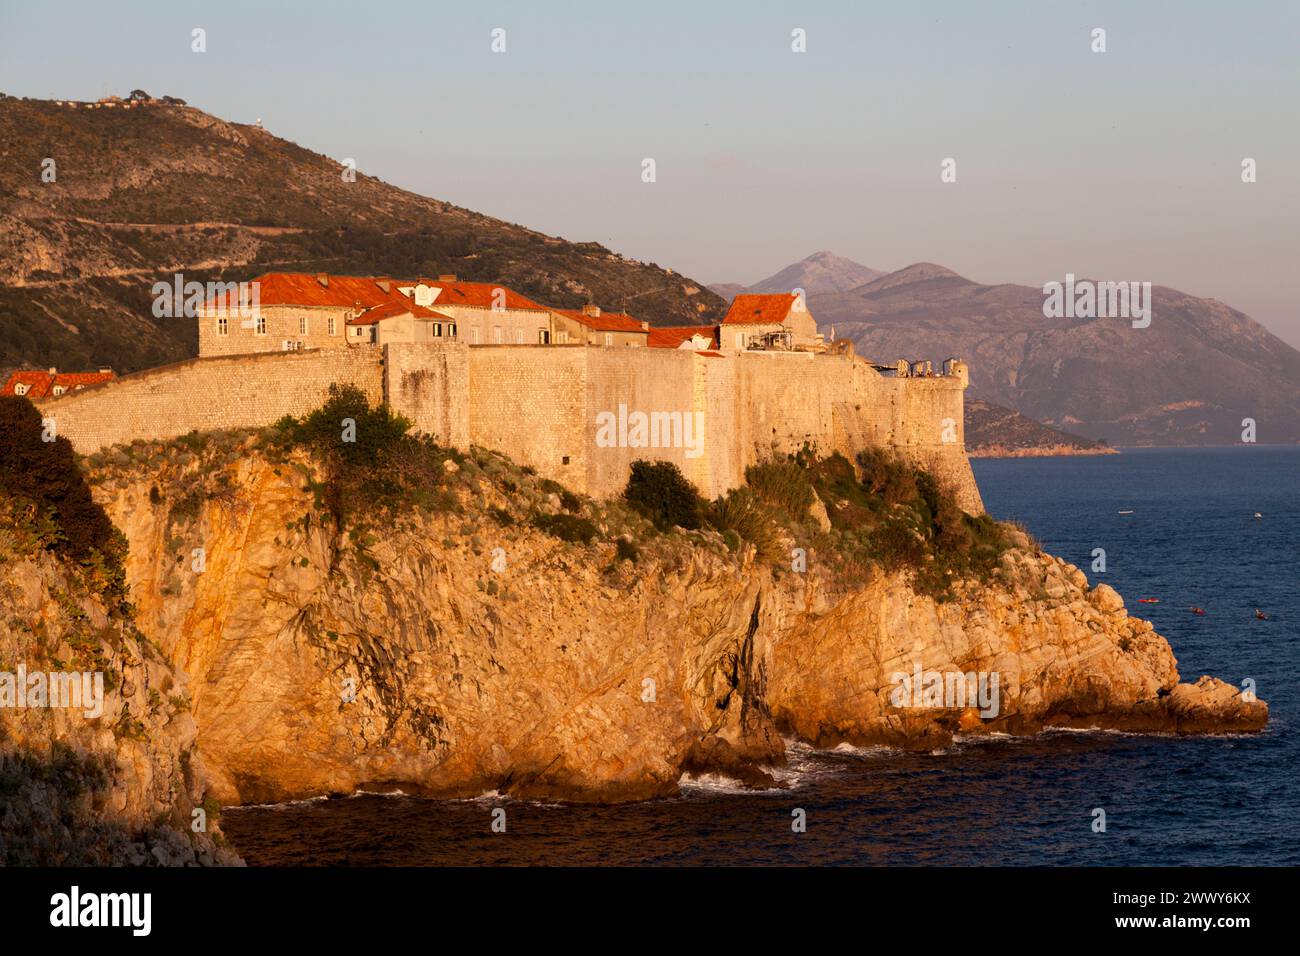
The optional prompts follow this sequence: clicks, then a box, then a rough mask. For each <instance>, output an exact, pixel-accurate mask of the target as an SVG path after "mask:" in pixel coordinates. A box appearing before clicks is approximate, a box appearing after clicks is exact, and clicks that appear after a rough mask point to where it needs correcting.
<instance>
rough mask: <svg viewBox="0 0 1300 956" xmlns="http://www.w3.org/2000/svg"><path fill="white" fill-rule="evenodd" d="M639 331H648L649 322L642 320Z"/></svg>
mask: <svg viewBox="0 0 1300 956" xmlns="http://www.w3.org/2000/svg"><path fill="white" fill-rule="evenodd" d="M641 331H642V332H649V331H650V323H649V322H642V323H641Z"/></svg>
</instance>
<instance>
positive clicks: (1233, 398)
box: [809, 263, 1300, 445]
mask: <svg viewBox="0 0 1300 956" xmlns="http://www.w3.org/2000/svg"><path fill="white" fill-rule="evenodd" d="M809 307H810V308H811V309H812V312H813V314H814V315H815V316H816V318H817V321H818V324H819V325H820V326H821V327H822V328H823V329H829V327H830V326H832V325H834V326H835V330H836V335H837V336H838V337H840V338H846V337H847V338H851V339H852V340H853V341H854V344H855V345H856V346H857V350H858V353H859V354H861V355H864V356H867V357H870V358H873V359H876V360H879V361H884V362H892V361H894V360H896V359H898V358H900V357H906V358H909V359H927V358H928V359H931V360H933V361H934V362H935V363H936V364H938V362H940V361H942V360H943V359H945V358H948V357H949V356H959V357H961V358H963V359H965V360H966V361H967V362H968V363H970V369H971V389H970V391H969V392H968V393H967V394H968V398H970V399H983V400H985V401H988V402H993V403H996V404H998V405H1004V406H1006V407H1008V408H1012V409H1015V410H1016V411H1018V412H1020V413H1021V414H1023V415H1026V416H1028V417H1029V418H1031V419H1034V420H1035V421H1038V422H1043V423H1045V424H1047V425H1049V426H1052V427H1055V428H1061V429H1064V430H1067V431H1069V432H1073V433H1077V434H1079V435H1083V436H1085V437H1087V438H1090V439H1104V440H1105V441H1107V442H1108V443H1109V444H1111V445H1153V444H1154V445H1201V444H1204V445H1211V444H1233V443H1237V442H1240V441H1241V433H1242V427H1243V426H1242V420H1243V419H1244V418H1251V419H1254V420H1255V422H1256V424H1257V440H1258V441H1260V442H1286V443H1289V442H1296V441H1300V352H1297V351H1296V350H1295V349H1293V348H1291V347H1290V346H1289V345H1287V344H1286V343H1285V342H1283V341H1282V340H1281V339H1279V338H1277V337H1276V336H1274V335H1273V334H1272V333H1270V332H1269V331H1268V330H1267V329H1265V328H1264V327H1263V326H1261V325H1260V324H1259V323H1257V322H1255V321H1254V320H1252V319H1251V318H1250V317H1249V316H1247V315H1244V314H1243V313H1241V312H1238V311H1237V310H1235V309H1232V308H1230V307H1228V306H1226V305H1224V304H1223V303H1221V302H1218V301H1216V300H1214V299H1202V298H1197V297H1195V296H1190V295H1187V294H1185V293H1182V292H1179V291H1177V290H1176V289H1169V288H1165V287H1163V286H1155V287H1154V288H1153V289H1152V318H1151V324H1150V326H1149V327H1148V328H1144V329H1135V328H1133V327H1132V325H1131V322H1130V321H1129V320H1128V319H1121V318H1114V319H1071V318H1060V319H1047V318H1044V316H1043V293H1042V290H1041V288H1032V287H1029V286H1020V285H1011V284H1002V285H982V284H980V283H977V282H972V281H971V280H969V279H967V278H964V277H963V276H960V275H958V274H957V273H955V272H953V271H952V270H950V269H946V268H944V267H943V266H939V265H935V264H933V263H918V264H915V265H911V266H908V267H907V268H905V269H900V270H898V271H897V272H893V273H890V274H888V275H885V276H881V277H879V278H877V279H874V280H872V281H871V282H868V283H866V284H864V285H861V286H859V287H857V288H855V289H852V290H850V291H848V292H814V293H811V294H810V296H809Z"/></svg>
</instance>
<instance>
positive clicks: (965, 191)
mask: <svg viewBox="0 0 1300 956" xmlns="http://www.w3.org/2000/svg"><path fill="white" fill-rule="evenodd" d="M194 27H202V28H204V29H205V30H206V31H207V52H206V53H202V54H198V53H193V52H191V50H190V45H191V39H190V38H191V30H192V29H193V28H194ZM496 27H501V28H504V29H505V31H506V52H505V53H503V54H494V53H493V52H492V51H491V47H490V44H491V31H492V29H493V28H496ZM1095 27H1102V28H1104V29H1105V30H1106V44H1107V51H1106V52H1105V53H1094V52H1092V50H1091V44H1092V38H1091V31H1092V30H1093V28H1095ZM795 28H801V29H803V30H805V31H806V35H807V52H806V53H794V52H792V51H791V31H792V30H794V29H795ZM134 87H142V88H144V89H146V90H148V91H149V92H151V93H153V94H155V95H162V94H164V93H166V94H171V95H174V96H180V97H183V98H185V99H187V100H188V101H189V102H190V103H191V104H192V105H195V106H198V107H201V108H202V109H204V110H207V111H208V112H211V113H214V114H216V115H218V116H221V117H224V118H227V119H232V120H237V121H244V122H251V121H252V120H254V119H256V118H258V117H260V118H261V119H262V121H263V123H264V124H265V125H266V127H267V128H268V129H269V130H270V131H271V132H273V133H275V134H277V135H279V136H283V137H285V138H287V139H290V140H293V141H294V142H297V143H299V144H301V145H303V146H306V147H308V148H310V149H313V150H317V151H319V152H322V153H325V154H327V155H330V156H333V157H335V158H343V157H354V158H355V159H356V160H357V163H358V166H359V168H360V169H361V170H362V171H363V172H367V173H370V174H372V175H376V176H379V177H381V178H383V179H384V180H386V181H388V182H391V183H394V184H396V185H399V186H402V187H404V188H407V189H411V190H414V191H416V192H419V193H424V194H426V195H431V196H436V197H438V198H440V199H446V200H449V201H451V202H454V203H457V204H458V205H461V206H466V207H469V208H471V209H476V210H479V211H481V212H486V213H489V214H492V215H495V216H499V217H502V218H504V219H509V220H512V221H515V222H520V223H523V224H525V225H528V226H532V227H534V228H537V229H541V230H543V231H545V232H548V233H553V234H557V235H561V236H564V237H566V238H568V239H573V240H593V239H594V240H596V241H599V242H602V243H605V244H606V245H608V246H610V247H612V248H614V249H616V250H618V251H619V252H622V253H624V254H625V255H629V256H634V257H636V258H640V259H645V260H648V261H653V262H657V263H659V264H660V265H665V266H670V267H672V268H675V269H678V270H680V271H682V272H684V273H686V274H688V275H691V276H694V277H695V278H697V279H700V280H703V281H738V282H745V283H750V282H754V281H756V280H758V279H760V278H762V277H764V276H766V275H769V274H770V273H772V272H775V271H776V270H777V269H779V268H781V267H783V266H785V265H787V264H789V263H790V262H793V261H795V260H797V259H800V258H802V257H804V256H805V255H808V254H809V253H812V252H814V251H817V250H819V249H830V250H832V251H834V252H837V253H839V254H840V255H844V256H848V257H849V258H852V259H856V260H858V261H860V262H862V263H864V264H866V265H869V266H872V267H875V268H880V269H892V268H899V267H901V266H904V265H907V264H908V263H911V262H915V261H920V260H929V261H933V262H939V263H942V264H943V265H946V266H948V267H949V268H952V269H955V270H957V271H958V272H960V273H962V274H964V275H966V276H969V277H970V278H972V279H976V280H978V281H982V282H1021V283H1025V284H1030V285H1041V284H1042V283H1043V282H1045V281H1048V280H1051V279H1060V278H1062V277H1063V276H1064V274H1065V273H1066V272H1073V273H1075V274H1077V275H1080V276H1084V275H1086V276H1091V277H1094V278H1098V279H1131V280H1143V281H1151V282H1154V283H1157V284H1165V285H1171V286H1174V287H1177V288H1179V289H1182V290H1184V291H1186V292H1190V293H1193V294H1197V295H1205V296H1213V297H1215V298H1218V299H1221V300H1222V301H1224V302H1227V303H1228V304H1229V305H1232V306H1234V307H1236V308H1239V309H1242V310H1243V311H1245V312H1248V313H1249V314H1251V315H1252V316H1253V317H1254V318H1256V319H1258V320H1260V321H1261V322H1263V323H1264V324H1265V325H1267V326H1268V327H1269V328H1270V329H1272V330H1273V331H1274V332H1276V333H1277V334H1279V335H1280V336H1282V337H1283V338H1285V339H1286V340H1287V341H1289V342H1290V343H1292V344H1294V345H1300V308H1297V305H1296V303H1297V301H1298V300H1300V261H1298V260H1300V257H1298V255H1297V253H1298V252H1300V238H1298V237H1300V161H1298V160H1300V3H1296V2H1280V0H1279V2H1257V3H1256V2H1245V3H1191V2H1169V3H1158V2H1125V3H1086V2H1059V3H1057V2H1043V0H1039V2H1024V3H1011V2H1001V3H1000V2H988V3H957V2H954V3H911V2H908V3H897V2H893V3H870V2H859V3H813V2H809V0H803V2H795V3H757V2H745V3H734V4H725V5H724V4H721V3H711V2H700V0H696V2H690V3H676V2H665V0H654V2H644V3H638V4H630V3H612V2H609V0H606V2H590V3H576V2H575V3H564V2H537V0H533V2H528V3H464V2H460V3H455V4H442V3H383V2H378V0H368V2H356V3H327V2H315V3H302V4H290V3H281V2H274V3H270V2H262V3H243V2H222V3H219V4H202V3H185V2H176V0H169V2H159V3H132V4H113V3H104V2H95V3H85V4H61V3H29V2H23V3H16V2H13V0H0V90H2V91H4V92H7V93H9V94H11V95H19V96H36V97H43V98H44V97H68V98H82V99H86V98H93V97H97V96H100V95H104V94H105V93H110V92H111V93H117V94H119V95H125V94H126V93H127V92H128V91H129V90H131V89H132V88H134ZM159 147H160V148H166V144H159ZM646 157H652V158H653V159H654V160H655V162H656V165H657V182H655V183H652V184H647V183H643V182H642V181H641V168H642V166H641V163H642V160H643V159H644V158H646ZM945 157H952V158H954V159H955V160H956V162H957V182H956V183H950V184H944V183H941V182H940V176H939V172H940V163H941V161H942V160H943V159H944V158H945ZM1245 157H1252V158H1254V159H1255V160H1256V162H1257V164H1258V182H1256V183H1253V184H1244V183H1243V182H1242V181H1241V163H1242V160H1243V158H1245Z"/></svg>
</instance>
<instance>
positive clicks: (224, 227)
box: [0, 97, 725, 372]
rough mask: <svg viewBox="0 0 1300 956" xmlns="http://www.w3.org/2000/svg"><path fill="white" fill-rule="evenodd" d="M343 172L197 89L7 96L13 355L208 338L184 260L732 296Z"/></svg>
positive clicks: (88, 361) (686, 304) (4, 256)
mask: <svg viewBox="0 0 1300 956" xmlns="http://www.w3.org/2000/svg"><path fill="white" fill-rule="evenodd" d="M159 143H163V144H166V148H165V149H159V148H158V144H159ZM47 159H51V160H53V162H54V166H53V167H51V169H50V171H51V172H52V173H53V176H54V178H53V181H50V182H46V181H44V180H43V177H42V172H43V171H44V170H45V169H46V167H47V166H48V164H47V163H46V160H47ZM345 172H346V168H345V167H344V166H343V165H341V164H340V163H338V162H336V161H335V160H333V159H330V158H329V157H326V156H323V155H321V154H319V153H315V152H313V151H311V150H309V149H306V148H304V147H302V146H299V145H297V144H295V143H292V142H290V141H288V140H285V139H281V138H279V137H276V136H274V135H273V134H271V133H270V132H269V131H267V130H265V129H263V128H262V127H260V126H256V125H254V126H249V125H245V124H238V123H231V122H227V121H225V120H222V119H220V118H218V117H215V116H211V115H209V114H207V113H205V112H203V111H202V110H199V109H197V108H195V107H191V106H183V105H163V104H160V103H143V104H136V105H135V106H133V107H127V106H125V105H124V104H120V103H119V104H117V105H115V106H113V107H107V106H101V107H97V108H88V107H87V106H86V105H85V104H81V105H79V106H77V105H60V104H59V102H56V101H51V100H33V99H16V98H12V97H5V98H3V99H0V194H2V195H3V196H4V199H3V201H0V370H3V369H4V368H7V367H15V366H19V365H34V366H37V367H48V366H51V365H57V366H59V367H62V368H94V367H101V366H112V367H114V368H115V369H116V370H118V371H119V372H129V371H135V370H138V369H142V368H148V367H151V366H155V365H161V364H164V363H167V362H173V361H178V360H181V359H185V358H189V357H192V356H194V355H195V354H197V335H196V331H195V328H194V323H193V322H192V321H191V322H185V321H177V320H174V319H155V318H154V317H153V316H152V312H151V304H152V302H151V296H150V288H151V287H152V285H153V283H154V282H155V281H158V280H170V279H171V278H172V276H173V275H174V273H176V272H183V273H184V274H185V278H186V279H187V280H188V279H191V278H193V279H196V280H198V281H204V282H206V281H208V280H246V279H251V278H253V277H255V276H256V275H259V274H262V273H265V272H270V271H294V272H332V273H336V274H352V275H392V276H417V275H429V274H434V275H437V274H443V273H452V272H454V273H456V274H457V275H459V276H460V277H461V278H462V279H468V280H474V281H492V282H501V283H502V284H505V285H508V286H510V287H511V288H514V289H516V290H518V291H519V292H521V293H523V294H524V295H527V296H529V297H531V298H535V299H537V300H539V301H542V302H544V303H546V304H547V305H552V306H555V307H560V308H577V307H580V306H582V305H584V304H585V303H587V302H594V303H595V304H597V305H600V306H602V307H603V308H607V309H610V310H620V311H622V310H624V309H626V308H629V307H630V308H631V309H632V311H633V312H634V314H639V316H640V317H644V318H646V319H648V320H650V321H652V322H654V323H656V324H665V325H667V324H676V325H690V324H701V323H706V322H710V321H717V320H719V319H721V317H722V315H723V313H724V312H725V302H724V301H723V300H722V299H721V298H719V297H718V296H716V295H715V294H714V293H712V292H711V291H709V290H708V289H707V288H706V287H705V286H704V284H703V283H700V282H695V281H693V280H691V279H689V278H687V277H683V276H681V275H679V274H677V273H675V272H674V271H673V270H671V269H663V268H660V267H659V266H657V265H655V264H653V263H644V262H638V261H636V260H632V259H628V258H625V257H624V256H622V255H619V254H618V253H615V252H612V251H611V250H609V249H607V248H606V247H604V246H602V245H600V244H598V243H595V242H570V241H567V240H564V239H561V238H558V237H555V236H548V235H545V234H543V233H540V232H537V231H535V230H532V229H528V228H526V227H524V226H521V225H518V224H515V223H510V222H506V221H504V220H500V219H496V218H493V217H490V216H485V215H482V214H479V213H475V212H472V211H470V210H467V209H463V208H461V207H459V206H456V205H454V204H452V203H450V202H445V201H443V200H439V199H431V198H428V197H424V196H420V195H418V194H416V193H412V192H409V191H406V190H403V189H400V188H398V187H396V186H392V185H389V184H387V183H384V182H383V181H381V180H379V179H376V178H373V177H370V176H366V175H365V174H363V173H361V172H357V173H356V175H355V180H354V181H348V180H347V179H346V178H345V176H344V173H345Z"/></svg>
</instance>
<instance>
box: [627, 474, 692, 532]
mask: <svg viewBox="0 0 1300 956" xmlns="http://www.w3.org/2000/svg"><path fill="white" fill-rule="evenodd" d="M623 497H624V498H625V499H626V500H627V503H628V504H629V505H631V506H632V508H633V509H635V510H636V511H637V512H638V513H640V514H641V515H642V516H644V517H645V518H647V519H649V520H650V522H651V523H652V524H653V525H654V526H655V527H656V528H658V529H659V530H660V531H670V530H672V528H674V527H681V528H685V529H687V530H688V531H694V530H695V529H696V528H698V527H699V526H700V520H701V517H702V515H703V513H704V499H703V498H701V497H700V493H699V492H698V491H696V490H695V486H694V485H693V484H691V483H690V481H688V480H687V478H686V476H685V475H683V474H682V473H681V471H680V470H679V469H678V467H677V466H676V465H674V464H673V463H672V462H669V461H643V460H638V461H634V462H632V474H631V476H630V477H629V478H628V480H627V488H626V489H624V491H623Z"/></svg>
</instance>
